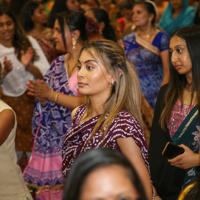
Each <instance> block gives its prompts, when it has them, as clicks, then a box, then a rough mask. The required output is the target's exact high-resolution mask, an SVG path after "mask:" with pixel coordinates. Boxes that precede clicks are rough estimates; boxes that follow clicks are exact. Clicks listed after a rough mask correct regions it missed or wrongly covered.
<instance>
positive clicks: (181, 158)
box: [168, 144, 200, 169]
mask: <svg viewBox="0 0 200 200" xmlns="http://www.w3.org/2000/svg"><path fill="white" fill-rule="evenodd" d="M179 146H180V147H182V148H184V150H185V152H184V153H183V154H180V155H178V156H176V157H175V158H173V159H168V162H169V163H170V165H172V166H174V167H179V168H181V169H189V168H191V167H196V166H200V155H199V154H197V153H194V152H193V151H192V150H191V149H190V148H189V147H187V146H186V145H184V144H181V145H179Z"/></svg>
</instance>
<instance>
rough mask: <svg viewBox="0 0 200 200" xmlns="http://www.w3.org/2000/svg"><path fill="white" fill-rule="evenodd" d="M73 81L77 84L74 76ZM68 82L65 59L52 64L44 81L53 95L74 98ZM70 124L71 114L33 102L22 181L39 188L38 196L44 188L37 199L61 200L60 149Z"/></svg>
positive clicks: (57, 107)
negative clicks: (27, 158) (31, 143)
mask: <svg viewBox="0 0 200 200" xmlns="http://www.w3.org/2000/svg"><path fill="white" fill-rule="evenodd" d="M72 78H73V79H74V78H76V80H77V76H72V77H70V79H72ZM70 79H68V75H67V73H66V69H65V56H60V57H58V58H57V59H55V60H54V62H53V63H52V65H51V67H50V69H49V70H48V72H47V74H46V75H45V78H44V80H45V82H46V83H47V84H48V86H49V87H50V88H51V89H53V90H54V91H58V92H60V93H63V94H67V95H71V96H75V94H74V93H73V92H72V90H71V89H70V85H69V82H70ZM75 84H76V87H75V86H74V87H73V88H76V89H78V84H77V81H75ZM76 92H77V91H76ZM71 123H72V121H71V110H69V109H67V108H65V107H63V106H60V105H58V104H55V103H53V102H51V101H48V102H47V103H46V104H45V106H44V107H43V108H42V107H41V105H40V103H39V102H38V101H36V103H35V109H34V115H33V119H32V128H33V138H34V146H33V151H32V158H31V160H30V162H29V164H28V166H27V168H26V169H25V171H24V179H25V181H26V182H27V184H28V185H30V186H34V187H36V188H38V193H40V191H41V190H42V189H44V188H46V189H45V190H42V192H41V193H40V194H39V195H38V196H37V199H56V198H57V199H61V198H62V195H59V194H60V193H62V186H63V174H62V156H61V149H62V146H63V141H64V137H65V134H66V132H67V129H68V128H69V127H70V126H71ZM51 195H52V196H53V197H52V196H51ZM47 196H48V197H47ZM50 196H51V197H50ZM58 197H59V198H58Z"/></svg>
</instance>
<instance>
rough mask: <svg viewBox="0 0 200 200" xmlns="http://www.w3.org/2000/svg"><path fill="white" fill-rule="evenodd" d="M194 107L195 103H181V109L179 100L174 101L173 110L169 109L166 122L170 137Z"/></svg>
mask: <svg viewBox="0 0 200 200" xmlns="http://www.w3.org/2000/svg"><path fill="white" fill-rule="evenodd" d="M194 107H195V105H191V106H190V105H183V108H182V109H181V102H180V101H177V102H176V103H175V105H174V107H173V110H172V111H171V116H170V119H169V122H168V123H167V128H168V129H169V133H170V136H171V138H172V137H173V136H174V134H175V133H176V131H177V130H178V128H179V126H180V125H181V124H182V122H183V121H184V119H185V118H186V116H187V115H188V114H189V113H190V111H191V110H192V109H193V108H194Z"/></svg>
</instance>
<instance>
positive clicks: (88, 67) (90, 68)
mask: <svg viewBox="0 0 200 200" xmlns="http://www.w3.org/2000/svg"><path fill="white" fill-rule="evenodd" d="M86 69H87V70H92V69H94V68H93V67H90V66H87V67H86Z"/></svg>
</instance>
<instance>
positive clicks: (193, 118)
mask: <svg viewBox="0 0 200 200" xmlns="http://www.w3.org/2000/svg"><path fill="white" fill-rule="evenodd" d="M197 116H198V110H197V106H194V108H193V109H192V110H191V111H190V112H189V113H188V115H187V116H186V117H185V119H184V120H183V122H182V123H181V125H180V126H179V127H178V129H177V131H176V133H175V134H174V135H173V137H172V142H173V143H175V144H178V145H180V144H184V145H186V146H187V147H189V148H190V149H191V150H192V151H193V152H194V153H199V131H200V125H199V124H200V119H199V118H197ZM198 168H199V167H192V168H189V169H186V170H185V178H184V181H183V185H182V189H183V188H185V187H186V186H187V185H189V184H190V183H192V182H193V181H195V179H196V178H197V177H198V176H199V175H200V170H199V169H198Z"/></svg>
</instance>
